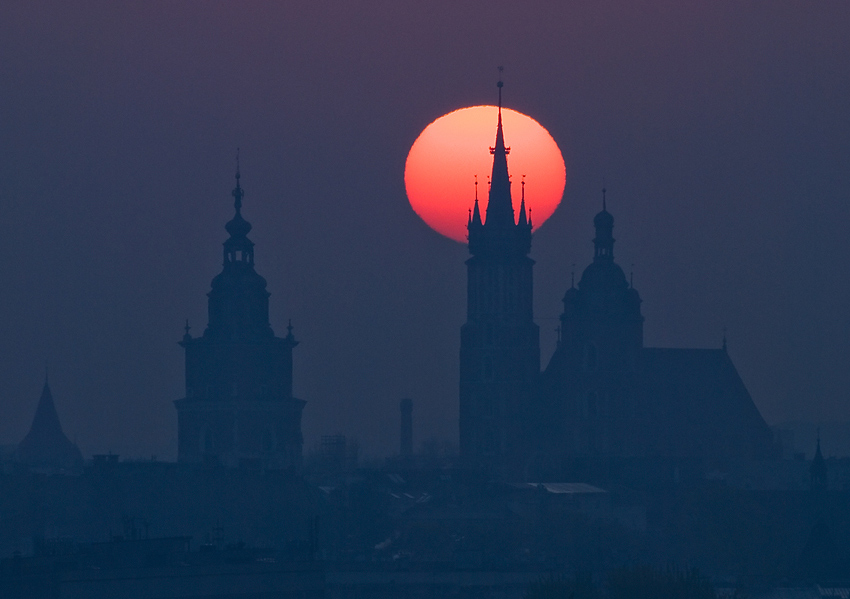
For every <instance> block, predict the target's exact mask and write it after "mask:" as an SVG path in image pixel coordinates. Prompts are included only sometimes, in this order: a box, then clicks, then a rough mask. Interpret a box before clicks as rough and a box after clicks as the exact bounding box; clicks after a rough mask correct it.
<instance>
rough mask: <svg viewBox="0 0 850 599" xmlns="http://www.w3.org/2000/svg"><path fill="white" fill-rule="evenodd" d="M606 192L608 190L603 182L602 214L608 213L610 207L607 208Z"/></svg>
mask: <svg viewBox="0 0 850 599" xmlns="http://www.w3.org/2000/svg"><path fill="white" fill-rule="evenodd" d="M606 191H608V190H607V189H605V183H604V182H603V183H602V212H607V211H608V207H607V205H606V202H605V192H606Z"/></svg>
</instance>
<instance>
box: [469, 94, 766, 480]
mask: <svg viewBox="0 0 850 599" xmlns="http://www.w3.org/2000/svg"><path fill="white" fill-rule="evenodd" d="M499 91H500V102H499V104H500V106H501V82H500V84H499ZM500 111H501V109H500ZM508 152H509V149H508V148H507V147H506V146H505V141H504V131H503V129H502V123H501V114H500V116H499V120H498V123H497V130H496V144H495V146H494V148H491V153H492V154H493V174H492V178H491V187H490V196H489V204H488V206H487V211H486V218H485V219H484V220H482V218H481V214H480V211H479V208H478V201H477V197H476V201H475V207H474V210H473V211H472V212H471V215H470V218H469V222H468V231H469V252H470V254H471V257H470V259H469V260H468V261H467V268H468V271H467V272H468V290H467V297H468V307H467V321H466V323H465V324H464V325H463V326H462V328H461V348H460V396H459V401H460V418H459V429H460V431H459V432H460V450H461V457H462V459H463V460H464V462H465V463H466V464H467V465H470V466H475V467H480V468H484V469H488V470H491V471H494V472H504V473H508V472H510V473H513V474H514V475H515V474H517V473H520V474H525V475H533V474H534V473H537V474H542V473H549V474H555V475H557V474H558V473H559V472H565V471H567V470H568V469H569V468H568V465H569V464H574V463H576V462H577V461H584V462H595V463H598V462H602V461H604V462H607V463H610V462H612V461H617V460H668V461H669V460H685V461H687V460H690V461H698V462H701V463H704V464H716V463H718V462H719V461H722V460H730V459H763V458H770V457H773V456H774V455H775V446H774V442H773V435H772V432H771V431H770V429H769V428H768V426H767V424H766V423H765V421H764V419H763V418H762V416H761V414H760V413H759V411H758V409H757V408H756V406H755V404H754V403H753V401H752V398H751V397H750V395H749V393H748V391H747V389H746V387H745V386H744V384H743V381H742V380H741V378H740V376H739V375H738V372H737V370H736V368H735V366H734V364H733V363H732V361H731V359H730V358H729V355H728V354H727V352H726V348H725V341H724V346H723V347H722V348H718V349H663V348H647V347H645V346H644V342H643V316H642V314H641V308H640V306H641V299H640V295H639V294H638V292H637V290H636V289H634V287H633V286H632V284H631V282H630V281H628V280H627V278H626V276H625V273H624V272H623V270H622V268H620V266H619V265H618V264H617V263H616V262H615V260H614V242H615V240H614V236H613V230H614V217H613V215H612V214H611V213H610V212H608V210H607V205H606V200H605V191H604V190H603V200H602V211H601V212H599V213H598V214H597V215H596V217H595V218H594V221H593V225H594V228H595V230H596V235H595V237H594V239H593V248H594V250H593V260H592V262H591V263H590V265H589V266H587V268H586V269H585V270H584V272H583V273H582V276H581V278H580V280H579V282H578V285H576V284H575V281H573V282H572V283H571V285H570V288H569V289H568V290H567V292H566V294H565V296H564V300H563V303H564V311H563V313H562V314H561V317H560V337H559V340H558V345H557V348H556V350H555V352H554V354H553V355H552V358H551V359H550V361H549V364H548V365H547V366H546V368H545V369H543V370H542V371H541V369H540V346H539V340H538V329H537V326H536V325H535V324H534V321H533V314H532V299H533V295H532V294H533V286H532V269H533V264H534V262H533V261H532V260H531V259H530V258H529V257H528V253H529V251H530V249H531V222H530V217H528V216H527V215H526V207H525V194H524V183H523V190H522V194H523V197H522V200H521V208H520V214H519V216H518V217H515V215H514V213H513V209H512V200H511V186H510V178H509V175H508V167H507V155H508Z"/></svg>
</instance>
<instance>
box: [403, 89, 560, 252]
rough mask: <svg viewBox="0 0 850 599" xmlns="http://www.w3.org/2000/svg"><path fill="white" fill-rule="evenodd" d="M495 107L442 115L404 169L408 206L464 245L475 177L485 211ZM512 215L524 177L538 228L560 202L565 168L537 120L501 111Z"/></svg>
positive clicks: (415, 145)
mask: <svg viewBox="0 0 850 599" xmlns="http://www.w3.org/2000/svg"><path fill="white" fill-rule="evenodd" d="M497 116H498V108H497V107H496V106H473V107H471V108H461V109H460V110H455V111H454V112H450V113H449V114H447V115H445V116H441V117H440V118H438V119H437V120H436V121H434V122H433V123H431V124H430V125H428V126H427V127H425V130H424V131H422V133H421V134H420V135H419V137H418V138H417V139H416V141H415V142H414V143H413V146H412V147H411V148H410V153H409V154H408V155H407V164H406V165H405V168H404V185H405V188H406V189H407V197H408V199H409V201H410V206H411V207H412V208H413V210H414V212H416V214H418V215H419V217H420V218H421V219H422V220H424V221H425V222H426V223H427V224H428V226H429V227H431V228H432V229H434V230H435V231H437V232H438V233H440V234H442V235H445V236H446V237H448V238H450V239H454V240H455V241H459V242H461V243H466V223H467V216H468V210H469V209H470V208H472V205H473V203H474V201H475V187H474V177H475V176H476V175H477V176H478V181H479V182H480V183H481V185H479V187H480V189H479V190H478V201H479V204H480V207H481V213H482V214H485V213H486V209H487V199H488V193H487V191H488V189H487V179H488V177H489V176H490V173H491V171H492V166H493V157H492V156H491V155H490V151H489V149H490V146H492V145H493V143H494V141H495V139H496V121H497ZM502 124H503V127H504V131H505V144H506V145H507V146H509V147H510V149H511V152H510V155H509V156H508V169H509V172H510V174H511V178H512V182H514V183H517V186H516V187H513V186H512V187H513V188H512V193H511V199H512V203H513V207H514V213H515V214H519V204H520V193H519V181H520V179H521V177H522V176H523V175H525V183H526V185H525V194H526V195H525V203H526V206H528V207H529V208H531V210H532V217H533V221H534V229H537V228H538V227H539V226H540V225H542V224H543V222H544V221H545V220H546V219H547V218H549V217H550V216H552V213H553V212H555V208H557V207H558V204H560V202H561V197H562V196H563V194H564V185H565V184H566V168H565V167H564V159H563V157H562V156H561V151H560V150H559V149H558V144H556V143H555V140H554V139H552V136H551V135H549V132H548V131H547V130H546V129H545V128H544V127H543V126H542V125H541V124H540V123H538V122H537V121H535V120H534V119H533V118H531V117H529V116H526V115H524V114H522V113H520V112H517V111H515V110H510V109H509V108H502Z"/></svg>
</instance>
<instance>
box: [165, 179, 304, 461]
mask: <svg viewBox="0 0 850 599" xmlns="http://www.w3.org/2000/svg"><path fill="white" fill-rule="evenodd" d="M239 180H240V173H239V168H238V164H237V169H236V188H235V189H234V190H233V198H234V211H235V214H234V216H233V218H232V219H231V220H230V221H229V222H228V223H227V224H226V225H225V229H226V230H227V232H228V234H229V235H230V237H229V238H228V239H227V240H226V241H225V242H224V264H223V266H222V270H221V272H220V273H219V274H218V275H217V276H216V277H215V278H214V279H213V280H212V285H211V287H212V289H211V290H210V292H209V293H208V294H207V296H208V298H209V300H208V306H209V322H208V324H207V328H206V329H205V330H204V332H203V334H202V335H201V336H199V337H193V336H192V335H190V329H189V325H188V323H187V324H186V333H185V335H184V336H183V339H182V340H181V341H180V345H181V346H182V347H183V349H184V350H185V353H186V395H185V397H183V398H182V399H179V400H177V401H176V402H175V405H176V407H177V416H178V425H177V428H178V432H177V439H178V449H177V454H178V461H180V462H184V463H212V464H221V465H224V466H227V467H237V466H238V467H248V468H262V469H291V470H298V469H300V467H301V454H302V445H303V440H302V435H301V413H302V410H303V409H304V405H305V403H306V402H304V401H303V400H300V399H297V398H295V397H293V395H292V350H293V348H295V346H296V345H298V342H297V341H296V340H295V337H294V336H293V335H292V325H291V324H290V326H289V327H287V335H286V337H283V338H281V337H277V336H275V334H274V331H273V330H272V327H271V324H270V323H269V292H268V291H266V280H265V279H264V278H263V277H262V276H260V275H259V274H258V273H257V271H256V270H254V243H253V242H252V241H251V240H250V239H249V238H248V233H249V232H250V231H251V224H250V223H249V222H248V221H247V220H245V218H243V216H242V198H243V196H244V192H243V190H242V186H241V184H240V181H239Z"/></svg>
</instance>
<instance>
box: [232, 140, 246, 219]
mask: <svg viewBox="0 0 850 599" xmlns="http://www.w3.org/2000/svg"><path fill="white" fill-rule="evenodd" d="M241 177H242V175H241V173H240V172H239V148H236V187H235V188H234V189H233V207H234V208H235V209H236V213H237V214H239V212H240V211H241V210H242V196H244V195H245V192H243V191H242V186H241V185H240V184H239V179H240V178H241Z"/></svg>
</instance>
